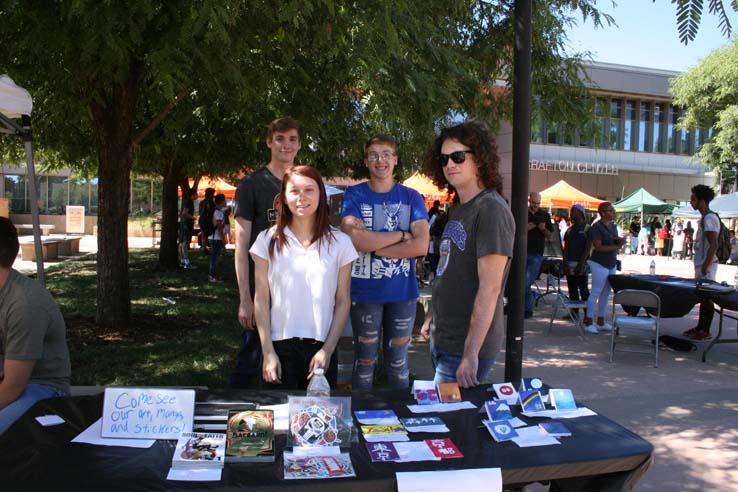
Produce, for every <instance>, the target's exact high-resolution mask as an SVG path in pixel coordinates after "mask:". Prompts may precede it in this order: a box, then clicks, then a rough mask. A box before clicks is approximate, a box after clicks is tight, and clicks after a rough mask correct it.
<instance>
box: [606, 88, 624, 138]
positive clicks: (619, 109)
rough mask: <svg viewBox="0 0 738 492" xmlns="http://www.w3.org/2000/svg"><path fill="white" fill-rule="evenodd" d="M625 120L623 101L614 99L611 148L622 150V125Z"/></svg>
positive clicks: (611, 119) (611, 111) (611, 107)
mask: <svg viewBox="0 0 738 492" xmlns="http://www.w3.org/2000/svg"><path fill="white" fill-rule="evenodd" d="M622 120H623V101H622V100H621V99H612V100H611V101H610V132H609V133H610V138H609V143H610V148H611V149H622V148H623V147H622V145H621V144H620V123H621V121H622Z"/></svg>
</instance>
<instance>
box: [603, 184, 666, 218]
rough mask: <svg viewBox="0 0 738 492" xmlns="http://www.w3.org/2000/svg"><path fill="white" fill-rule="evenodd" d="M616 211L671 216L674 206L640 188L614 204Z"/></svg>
mask: <svg viewBox="0 0 738 492" xmlns="http://www.w3.org/2000/svg"><path fill="white" fill-rule="evenodd" d="M613 207H615V211H617V212H620V213H625V214H637V213H640V214H644V213H647V214H670V213H671V211H672V210H674V205H670V204H668V203H666V202H663V201H661V200H659V199H658V198H656V197H655V196H653V195H652V194H650V193H649V192H648V191H646V189H645V188H640V189H638V190H636V191H634V192H633V193H631V194H630V195H628V196H626V197H625V198H623V199H622V200H620V201H617V202H615V203H613Z"/></svg>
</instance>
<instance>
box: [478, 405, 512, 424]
mask: <svg viewBox="0 0 738 492" xmlns="http://www.w3.org/2000/svg"><path fill="white" fill-rule="evenodd" d="M484 408H485V410H486V411H487V418H489V419H490V420H512V418H513V415H512V412H510V406H509V405H508V404H507V403H506V402H505V401H503V400H497V401H495V400H490V401H486V402H484Z"/></svg>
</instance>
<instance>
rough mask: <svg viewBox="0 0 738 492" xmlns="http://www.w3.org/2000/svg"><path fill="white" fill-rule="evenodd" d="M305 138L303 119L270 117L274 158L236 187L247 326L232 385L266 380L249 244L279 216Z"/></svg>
mask: <svg viewBox="0 0 738 492" xmlns="http://www.w3.org/2000/svg"><path fill="white" fill-rule="evenodd" d="M301 142H302V140H301V137H300V122H299V121H297V120H295V119H293V118H290V117H289V116H284V117H282V118H277V119H276V120H274V121H272V122H271V123H269V126H268V128H267V135H266V145H267V147H268V148H269V152H270V156H271V158H270V160H269V163H268V164H267V165H266V166H264V167H262V168H260V169H257V170H256V171H254V172H253V173H251V174H249V175H248V176H246V177H244V178H243V179H242V180H241V182H240V183H239V184H238V189H237V190H236V207H235V213H234V216H235V217H236V229H235V230H236V254H235V266H236V279H237V280H238V295H239V304H238V322H239V323H240V324H241V326H242V327H243V331H242V333H241V349H240V350H239V352H238V361H237V363H236V368H235V369H234V370H233V372H232V373H231V377H230V381H229V385H230V387H232V388H258V387H260V386H261V377H260V374H261V360H260V359H261V343H260V342H259V335H258V332H257V331H256V323H255V321H254V301H253V299H254V297H253V296H254V264H253V259H252V258H251V256H250V255H249V249H250V248H251V246H252V245H253V244H254V241H256V238H257V236H258V235H259V234H260V233H261V231H264V230H266V229H268V228H269V227H271V226H273V225H274V224H275V223H276V222H277V205H278V203H279V199H278V197H279V191H280V189H281V188H282V177H283V176H284V175H285V173H286V172H287V170H288V169H289V168H291V167H292V166H293V165H294V164H295V157H296V156H297V152H298V151H299V150H300V148H301V146H302V144H301Z"/></svg>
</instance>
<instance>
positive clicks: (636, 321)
mask: <svg viewBox="0 0 738 492" xmlns="http://www.w3.org/2000/svg"><path fill="white" fill-rule="evenodd" d="M618 304H621V305H623V306H632V307H639V308H640V307H643V308H646V314H645V315H644V316H638V315H637V313H636V315H634V316H630V315H628V314H619V315H617V316H616V315H615V306H617V305H618ZM638 312H640V309H639V310H638ZM660 319H661V298H659V296H658V295H657V294H655V293H654V292H651V291H648V290H637V289H623V290H621V291H619V292H616V293H615V295H614V296H613V298H612V333H611V334H610V362H612V360H613V357H614V355H615V350H616V348H615V345H616V344H621V345H645V346H648V347H649V350H633V349H630V350H629V349H622V348H621V349H617V350H618V352H633V353H639V354H650V353H651V352H653V355H654V367H659V324H660Z"/></svg>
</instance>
